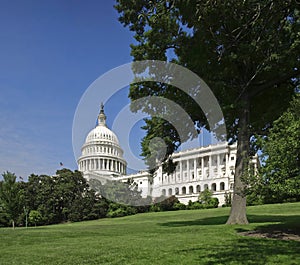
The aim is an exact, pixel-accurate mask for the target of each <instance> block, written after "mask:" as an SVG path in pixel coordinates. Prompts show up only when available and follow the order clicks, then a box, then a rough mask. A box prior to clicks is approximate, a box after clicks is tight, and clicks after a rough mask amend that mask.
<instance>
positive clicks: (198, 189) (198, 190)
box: [196, 185, 201, 193]
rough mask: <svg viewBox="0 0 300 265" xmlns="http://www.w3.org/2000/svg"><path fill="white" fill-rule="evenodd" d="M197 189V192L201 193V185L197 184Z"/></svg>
mask: <svg viewBox="0 0 300 265" xmlns="http://www.w3.org/2000/svg"><path fill="white" fill-rule="evenodd" d="M196 191H197V193H199V192H200V191H201V187H200V185H197V186H196Z"/></svg>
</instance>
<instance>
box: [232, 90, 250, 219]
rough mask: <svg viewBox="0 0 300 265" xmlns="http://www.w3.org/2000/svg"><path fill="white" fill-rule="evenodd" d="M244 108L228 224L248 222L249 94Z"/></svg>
mask: <svg viewBox="0 0 300 265" xmlns="http://www.w3.org/2000/svg"><path fill="white" fill-rule="evenodd" d="M241 100H242V110H241V112H240V117H239V121H238V124H239V127H238V137H237V138H238V143H237V158H236V163H235V174H234V186H233V199H232V204H231V210H230V216H229V218H228V220H227V222H226V224H248V223H249V222H248V219H247V215H246V193H245V187H246V185H245V184H244V183H243V176H245V174H248V164H249V148H250V147H249V145H250V139H249V138H250V134H249V101H248V96H247V94H246V95H243V96H242V98H241Z"/></svg>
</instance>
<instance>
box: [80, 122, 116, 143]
mask: <svg viewBox="0 0 300 265" xmlns="http://www.w3.org/2000/svg"><path fill="white" fill-rule="evenodd" d="M94 141H101V142H104V141H105V142H110V143H113V144H116V145H119V140H118V137H117V136H116V135H115V133H114V132H113V131H111V130H110V129H108V128H107V127H106V126H105V125H98V126H96V127H95V128H94V129H93V130H91V131H90V132H89V134H88V135H87V137H86V139H85V143H90V142H94Z"/></svg>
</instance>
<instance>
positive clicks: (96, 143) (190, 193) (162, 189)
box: [78, 105, 258, 205]
mask: <svg viewBox="0 0 300 265" xmlns="http://www.w3.org/2000/svg"><path fill="white" fill-rule="evenodd" d="M81 151H82V155H81V156H80V157H79V159H78V169H79V170H80V171H81V172H83V175H84V177H85V178H87V179H88V180H89V179H92V178H95V179H98V180H100V181H101V182H102V183H105V182H106V181H107V180H120V181H122V182H126V181H128V180H131V181H133V182H135V183H136V184H137V185H138V188H139V189H140V190H141V192H142V196H143V197H147V196H152V197H154V198H155V197H160V196H161V195H165V196H170V195H175V196H176V197H178V199H179V201H180V202H182V203H185V204H187V203H188V201H189V200H191V201H196V200H198V196H199V194H200V192H201V191H203V190H204V189H210V190H211V191H212V192H213V197H216V198H218V199H219V205H222V204H224V203H225V198H224V196H225V193H229V192H231V193H232V192H233V182H234V170H235V161H236V152H237V145H236V144H234V145H228V144H227V143H219V144H215V145H209V146H206V147H199V148H195V149H189V150H184V151H181V152H177V153H174V154H173V155H172V158H173V161H174V162H177V167H176V170H175V171H174V173H172V174H169V175H168V174H164V173H163V172H162V167H159V169H158V170H157V171H156V173H155V174H154V176H151V175H150V174H149V173H148V172H147V171H141V172H139V173H136V174H131V175H126V166H127V163H126V161H125V160H124V158H123V150H122V148H121V147H120V145H119V141H118V138H117V136H116V135H115V134H114V133H113V132H112V131H111V130H110V129H108V128H107V126H106V116H105V114H104V109H103V105H102V106H101V110H100V113H99V116H98V125H97V126H96V127H95V128H94V129H93V130H91V131H90V132H89V134H88V136H87V137H86V141H85V143H84V144H83V146H82V150H81ZM251 163H252V166H253V169H254V171H256V170H257V165H258V158H257V156H255V157H254V158H253V159H252V161H251Z"/></svg>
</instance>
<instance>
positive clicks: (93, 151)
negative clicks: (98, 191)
mask: <svg viewBox="0 0 300 265" xmlns="http://www.w3.org/2000/svg"><path fill="white" fill-rule="evenodd" d="M126 166H127V163H126V161H125V160H124V158H123V150H122V148H121V147H120V144H119V140H118V137H117V136H116V134H115V133H114V132H113V131H111V130H110V129H109V128H107V125H106V115H105V113H104V106H103V104H101V110H100V113H99V115H98V123H97V126H96V127H95V128H94V129H92V130H91V131H90V132H89V133H88V135H87V137H86V139H85V143H84V144H83V146H82V148H81V156H80V157H79V159H78V169H79V171H81V172H83V175H84V176H85V177H86V178H88V179H90V178H96V179H105V180H108V179H110V180H111V179H113V178H114V177H118V176H121V175H126Z"/></svg>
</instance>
